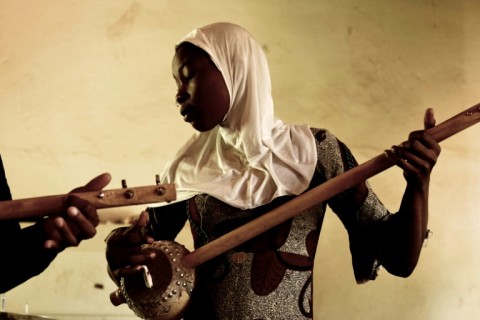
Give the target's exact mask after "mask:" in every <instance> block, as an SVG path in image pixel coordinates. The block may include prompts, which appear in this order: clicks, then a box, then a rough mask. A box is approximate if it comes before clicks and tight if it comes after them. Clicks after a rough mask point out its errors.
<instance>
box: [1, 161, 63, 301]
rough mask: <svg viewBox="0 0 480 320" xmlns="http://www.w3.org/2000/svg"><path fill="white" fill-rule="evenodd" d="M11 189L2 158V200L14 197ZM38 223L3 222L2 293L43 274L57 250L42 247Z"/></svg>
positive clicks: (41, 231)
mask: <svg viewBox="0 0 480 320" xmlns="http://www.w3.org/2000/svg"><path fill="white" fill-rule="evenodd" d="M11 199H12V197H11V195H10V189H9V186H8V183H7V179H6V176H5V171H4V168H3V163H2V159H1V157H0V201H8V200H11ZM41 223H42V222H39V223H37V224H35V225H32V226H29V227H26V228H23V229H22V228H21V227H20V223H19V222H18V221H12V220H8V221H0V250H1V253H2V257H3V258H2V263H0V292H6V291H8V290H10V289H13V288H14V287H16V286H18V285H19V284H21V283H23V282H25V281H27V280H28V279H30V278H32V277H34V276H36V275H38V274H40V273H41V272H42V271H43V270H45V268H47V267H48V265H49V264H50V262H51V261H52V260H53V259H54V258H55V257H56V255H57V252H56V251H54V250H47V249H45V248H43V242H44V239H45V236H44V234H43V229H42V228H41Z"/></svg>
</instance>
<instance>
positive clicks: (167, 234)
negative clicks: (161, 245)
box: [147, 200, 188, 241]
mask: <svg viewBox="0 0 480 320" xmlns="http://www.w3.org/2000/svg"><path fill="white" fill-rule="evenodd" d="M147 211H148V215H149V225H148V226H147V228H148V233H149V234H150V235H151V236H152V237H153V238H154V239H156V240H170V241H173V240H175V238H176V237H177V235H178V233H179V232H180V231H181V230H182V228H183V227H184V226H185V223H186V222H187V219H188V201H186V200H184V201H179V202H175V203H172V204H167V205H163V206H159V207H149V208H148V209H147Z"/></svg>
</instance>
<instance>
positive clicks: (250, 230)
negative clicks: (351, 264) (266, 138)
mask: <svg viewBox="0 0 480 320" xmlns="http://www.w3.org/2000/svg"><path fill="white" fill-rule="evenodd" d="M479 121H480V104H477V105H474V106H473V107H470V108H468V109H467V110H465V111H463V112H461V113H459V114H457V115H455V116H454V117H452V118H450V119H448V120H446V121H444V122H442V123H440V124H439V125H437V126H435V127H433V128H430V129H428V130H427V132H428V133H429V134H430V135H431V136H432V137H433V138H434V139H435V140H436V141H437V142H441V141H443V140H445V139H446V138H448V137H450V136H452V135H454V134H456V133H458V132H460V131H462V130H464V129H466V128H468V127H470V126H472V125H474V124H476V123H478V122H479ZM393 165H394V164H393V162H392V161H391V160H390V159H388V157H387V156H386V154H385V153H382V154H380V155H378V156H376V157H374V158H372V159H370V160H369V161H367V162H365V163H363V164H360V165H358V166H357V167H355V168H352V169H350V170H348V171H346V172H344V173H342V174H340V175H338V176H336V177H334V178H332V179H330V180H328V181H326V182H324V183H322V184H321V185H319V186H317V187H315V188H313V189H311V190H309V191H307V192H305V193H303V194H301V195H299V196H297V197H296V198H294V199H293V200H290V201H289V202H287V203H285V204H283V205H281V206H279V207H277V208H275V209H273V210H271V211H269V212H267V213H266V214H264V215H262V216H260V217H258V218H256V219H255V220H253V221H251V222H249V223H247V224H245V225H243V226H241V227H239V228H237V229H235V230H233V231H231V232H229V233H227V234H225V235H223V236H221V237H219V238H217V239H215V240H213V241H211V242H209V243H207V244H206V245H204V246H202V247H200V248H198V249H196V250H195V251H193V252H190V253H188V252H185V253H183V254H180V255H179V258H180V260H181V261H180V262H181V265H182V267H179V268H187V270H190V271H189V273H190V274H194V268H195V267H196V266H199V265H201V264H203V263H205V262H206V261H209V260H210V259H213V258H215V257H217V256H219V255H220V254H223V253H225V252H226V251H228V250H231V249H233V248H235V247H237V246H238V245H240V244H242V243H244V242H246V241H248V240H250V239H252V238H254V237H255V236H258V235H259V234H261V233H263V232H265V231H267V230H269V229H271V228H273V227H275V226H277V225H279V224H280V223H282V222H284V221H287V220H288V219H291V218H293V217H294V216H296V215H297V214H300V213H301V212H303V211H305V210H307V209H309V208H311V207H313V206H315V205H317V204H319V203H322V202H324V201H326V200H328V199H330V198H331V197H333V196H335V195H336V194H338V193H341V192H343V191H345V190H347V189H348V188H350V187H352V186H354V185H356V184H358V183H360V182H362V181H365V180H367V179H368V178H370V177H372V176H374V175H376V174H378V173H380V172H382V171H384V170H386V169H388V168H390V167H392V166H393ZM170 245H172V246H175V245H178V244H176V243H175V242H170V244H165V242H163V241H162V242H161V244H154V245H152V246H153V247H157V246H166V247H168V246H170ZM160 260H161V262H160V263H158V264H156V263H155V262H153V263H152V264H151V265H149V266H148V269H149V270H150V271H152V270H155V269H156V268H159V269H160V268H165V269H167V270H168V269H170V267H166V266H164V263H165V261H163V260H162V259H159V260H158V261H160ZM176 262H178V261H176ZM172 268H173V267H172ZM160 272H162V271H160ZM168 272H170V271H167V273H168ZM167 278H168V277H167ZM170 278H172V279H173V277H170ZM127 279H128V280H127ZM153 280H154V281H153V282H154V285H153V287H155V285H156V284H155V279H153ZM127 281H128V282H127ZM134 281H137V282H138V281H140V280H139V279H138V277H137V279H136V280H133V279H132V278H131V277H130V276H129V277H125V278H123V280H122V282H123V284H122V286H121V288H120V289H119V291H117V292H115V293H112V295H111V299H112V303H114V304H115V305H117V304H121V303H123V302H122V300H124V301H125V300H126V301H127V303H129V305H130V306H131V308H132V309H133V310H134V311H135V313H136V314H137V315H138V316H139V317H141V318H144V319H148V320H178V319H180V315H181V314H182V312H179V313H178V317H173V316H174V313H177V311H175V312H172V313H168V312H166V313H164V314H161V313H156V315H155V316H154V317H152V314H150V313H149V312H150V310H148V308H149V307H146V306H150V305H149V304H151V305H154V304H155V303H157V304H158V305H160V306H161V308H164V309H165V310H170V309H172V310H173V306H172V307H171V308H170V307H168V306H167V307H165V306H164V305H163V304H162V303H163V302H162V301H163V300H166V301H168V298H167V296H168V294H169V292H168V291H165V292H161V293H158V294H157V293H155V295H156V296H155V295H153V292H154V291H151V289H148V288H146V287H145V286H143V287H142V286H140V285H133V282H134ZM161 281H162V283H163V281H165V279H162V280H161ZM172 281H173V280H172ZM130 282H132V284H130V285H128V286H127V285H126V284H127V283H130ZM162 286H164V284H162V285H159V287H162ZM130 288H131V289H130ZM169 288H170V287H169ZM130 290H131V292H130ZM169 290H170V289H169ZM149 295H153V296H149ZM166 295H167V296H166ZM112 297H113V298H112ZM137 299H138V300H137ZM129 300H130V301H129ZM170 301H175V303H178V302H180V299H176V300H174V299H172V300H170ZM181 302H182V303H183V307H185V308H186V307H187V305H188V301H184V300H183V299H181ZM140 305H143V307H142V308H143V310H145V311H143V310H140V308H139V307H138V306H140ZM179 305H180V304H178V305H176V306H175V310H176V308H177V307H178V306H179ZM175 316H176V315H175Z"/></svg>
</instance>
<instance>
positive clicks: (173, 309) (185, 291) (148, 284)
mask: <svg viewBox="0 0 480 320" xmlns="http://www.w3.org/2000/svg"><path fill="white" fill-rule="evenodd" d="M142 249H143V250H144V251H149V252H150V251H153V252H155V253H156V255H155V258H154V259H153V260H151V261H149V262H147V263H146V264H145V265H143V266H142V267H143V268H144V269H143V270H142V271H140V272H138V273H137V274H134V275H131V276H129V277H123V278H122V279H121V280H120V288H119V289H118V290H117V291H116V292H114V293H112V295H111V296H110V299H111V301H112V303H113V304H114V305H119V304H122V303H125V302H126V303H127V304H128V306H129V308H130V309H132V311H133V312H134V313H135V314H136V315H137V316H139V317H140V318H142V319H148V320H175V319H180V318H181V316H182V314H183V312H184V311H185V309H186V307H187V305H188V303H189V301H190V294H191V293H192V291H193V287H194V283H195V268H191V267H186V266H184V265H183V264H182V259H183V257H184V256H185V255H186V254H188V253H189V251H188V250H187V249H186V248H185V247H184V246H183V245H181V244H178V243H176V242H173V241H166V240H165V241H163V240H159V241H155V242H153V243H151V244H145V245H143V247H142Z"/></svg>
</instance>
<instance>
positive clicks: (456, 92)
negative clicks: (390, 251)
mask: <svg viewBox="0 0 480 320" xmlns="http://www.w3.org/2000/svg"><path fill="white" fill-rule="evenodd" d="M479 18H480V2H478V1H477V0H443V1H441V0H439V1H435V0H404V1H382V0H366V1H355V0H337V1H319V0H310V1H307V0H303V1H301V0H269V1H266V0H262V1H257V0H250V1H225V0H209V1H208V0H207V1H194V0H190V1H188V0H163V1H162V0H143V1H140V0H139V1H132V0H110V1H93V0H75V1H73V0H71V1H63V0H50V1H47V0H36V1H29V0H16V1H10V0H0V108H1V112H2V116H1V117H0V137H1V139H0V153H1V154H2V157H3V159H4V163H5V167H6V170H7V175H8V178H9V182H10V186H11V189H12V193H13V195H14V197H15V198H22V197H32V196H40V195H47V194H56V193H63V192H66V191H68V190H70V189H71V188H73V187H76V186H78V185H80V184H83V183H84V182H86V181H87V180H89V179H90V178H91V177H93V176H95V175H97V174H99V173H101V172H104V171H108V172H110V173H112V175H113V182H112V183H111V185H110V187H112V188H117V187H120V181H121V179H127V182H128V184H129V185H130V186H135V185H145V184H152V183H153V182H154V176H155V174H156V173H158V172H159V171H160V170H161V168H162V167H163V165H164V163H165V162H166V161H167V160H168V158H169V156H171V155H172V153H173V152H175V150H176V149H177V148H178V147H179V146H180V145H181V144H182V143H183V142H184V141H185V139H187V138H188V137H189V136H190V134H191V133H192V129H191V128H190V127H189V126H188V125H187V124H185V123H183V122H182V120H181V118H180V117H179V116H178V110H176V107H175V106H174V103H173V100H174V99H173V98H174V94H175V88H174V83H173V81H172V79H171V71H170V60H171V57H172V53H173V51H172V47H173V44H174V43H175V41H176V40H177V39H179V38H180V37H181V36H183V35H184V34H185V33H186V32H188V31H190V30H191V29H192V28H193V27H196V26H201V25H204V24H207V23H210V22H215V21H230V22H236V23H239V24H241V25H243V26H244V27H246V28H247V29H248V30H250V31H251V32H252V33H253V34H254V35H255V36H256V38H257V39H258V40H259V42H261V43H262V44H263V46H264V48H265V50H266V53H267V55H268V58H269V61H270V64H271V73H272V78H273V90H274V96H275V99H276V100H275V101H276V111H277V115H278V116H279V117H281V118H282V119H284V120H285V121H286V122H290V123H305V122H307V123H309V124H311V125H312V126H317V127H326V128H328V129H330V130H331V131H332V132H333V133H335V134H336V135H337V136H338V137H339V138H340V139H342V140H343V141H344V142H345V143H347V144H348V145H349V146H350V148H351V149H352V150H353V152H354V154H355V155H356V156H357V158H358V160H359V161H360V162H363V161H365V160H367V159H369V158H371V157H373V156H376V155H377V154H379V153H380V152H382V150H384V149H385V148H389V147H390V146H391V145H392V144H396V143H399V142H401V141H403V140H405V138H406V136H407V134H408V132H409V131H411V130H414V129H419V128H421V126H422V117H423V110H424V109H425V107H430V106H432V107H434V108H435V109H436V111H437V112H436V114H437V119H438V121H443V120H445V119H447V118H449V117H450V116H453V115H454V114H456V113H458V112H460V111H462V110H463V109H465V108H467V107H469V106H471V105H473V104H475V103H477V102H480V89H479V88H480V80H479V76H478V75H479V74H480V62H479V61H480V59H478V55H479V52H480V41H479V40H480V26H479V23H478V21H479ZM479 130H480V127H473V128H471V129H468V130H467V131H465V132H463V133H460V134H459V135H457V136H455V137H453V138H451V139H450V140H448V141H445V142H444V143H443V144H442V146H443V152H442V156H441V159H440V160H439V162H438V164H437V167H436V168H435V171H434V175H433V177H432V187H431V210H430V211H431V218H430V227H431V229H432V230H433V232H434V236H433V238H432V240H431V241H430V243H429V245H428V247H427V248H426V249H425V250H424V252H423V255H422V257H421V260H420V262H419V265H418V267H417V269H416V271H415V273H414V274H413V275H412V276H411V277H410V278H408V279H399V278H394V277H392V276H390V275H388V274H387V273H386V272H385V271H383V272H381V274H380V276H379V278H378V280H377V281H374V282H371V283H368V284H366V285H361V286H358V285H356V284H355V281H354V278H353V273H352V269H351V264H350V257H349V252H348V243H347V239H346V235H345V232H344V229H343V227H342V226H341V225H340V224H339V222H338V219H337V218H336V217H335V216H334V215H333V214H331V213H329V214H328V215H327V218H326V224H325V226H324V230H323V231H324V232H323V233H322V237H321V243H320V247H319V250H318V258H317V269H316V277H315V284H314V286H315V312H316V319H409V320H410V319H435V320H437V319H474V318H475V319H477V318H478V317H479V316H480V309H479V305H480V274H479V272H478V271H477V270H478V269H479V268H480V255H479V254H478V243H480V235H479V233H478V230H479V227H480V222H479V218H478V214H479V213H478V211H479V209H478V208H477V207H478V206H477V201H478V190H480V182H478V181H479V179H480V165H479V164H478V159H477V158H476V157H477V156H478V154H480V153H479V151H480V142H479V140H478V139H477V137H478V135H479V133H480V131H479ZM371 183H372V185H373V186H374V188H375V190H376V191H377V193H378V194H379V195H380V196H381V198H382V200H383V201H384V203H385V204H386V205H387V206H388V207H389V208H390V209H391V210H392V211H396V210H397V208H398V204H399V198H400V196H401V193H402V189H403V187H404V181H403V178H402V174H401V172H400V171H399V170H398V169H391V170H390V171H388V172H385V173H383V174H381V175H379V176H377V177H375V178H373V179H372V180H371ZM140 210H141V208H138V207H135V208H125V209H121V213H122V215H135V214H137V213H139V212H140ZM101 214H102V219H104V220H109V219H111V217H112V216H114V214H115V212H111V211H110V210H108V211H102V212H101ZM116 226H117V225H113V224H112V223H106V224H102V225H101V227H100V228H99V234H98V236H97V237H96V238H94V239H92V240H89V241H87V242H84V243H82V245H81V246H80V248H78V249H68V250H67V251H66V252H64V253H63V254H62V255H61V256H60V257H59V258H58V259H57V260H56V261H55V262H54V263H53V264H52V266H51V268H49V269H48V270H47V271H46V272H45V273H43V274H42V275H41V276H39V277H37V278H35V279H32V280H30V281H29V282H27V283H25V284H24V285H22V286H20V287H18V288H16V289H14V290H12V291H11V292H8V293H7V294H6V309H7V311H10V312H17V313H22V312H24V310H25V308H26V305H28V309H29V312H30V313H32V314H47V315H51V316H54V317H56V318H58V319H67V320H68V319H92V320H93V319H95V320H97V319H98V320H99V319H134V317H133V316H132V313H131V312H130V310H129V309H128V308H127V307H125V306H121V307H117V308H115V307H113V306H111V305H110V303H109V300H108V294H109V293H110V292H111V291H112V290H113V289H114V287H113V286H112V284H111V283H110V281H109V279H108V278H107V276H106V272H105V262H104V244H103V239H104V238H105V236H106V234H107V233H108V232H109V231H110V230H111V229H112V228H114V227H116ZM182 241H185V242H186V243H188V241H189V240H188V239H185V240H182ZM2 263H3V262H2ZM99 285H103V286H104V289H97V288H95V287H96V286H97V287H98V286H99Z"/></svg>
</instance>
